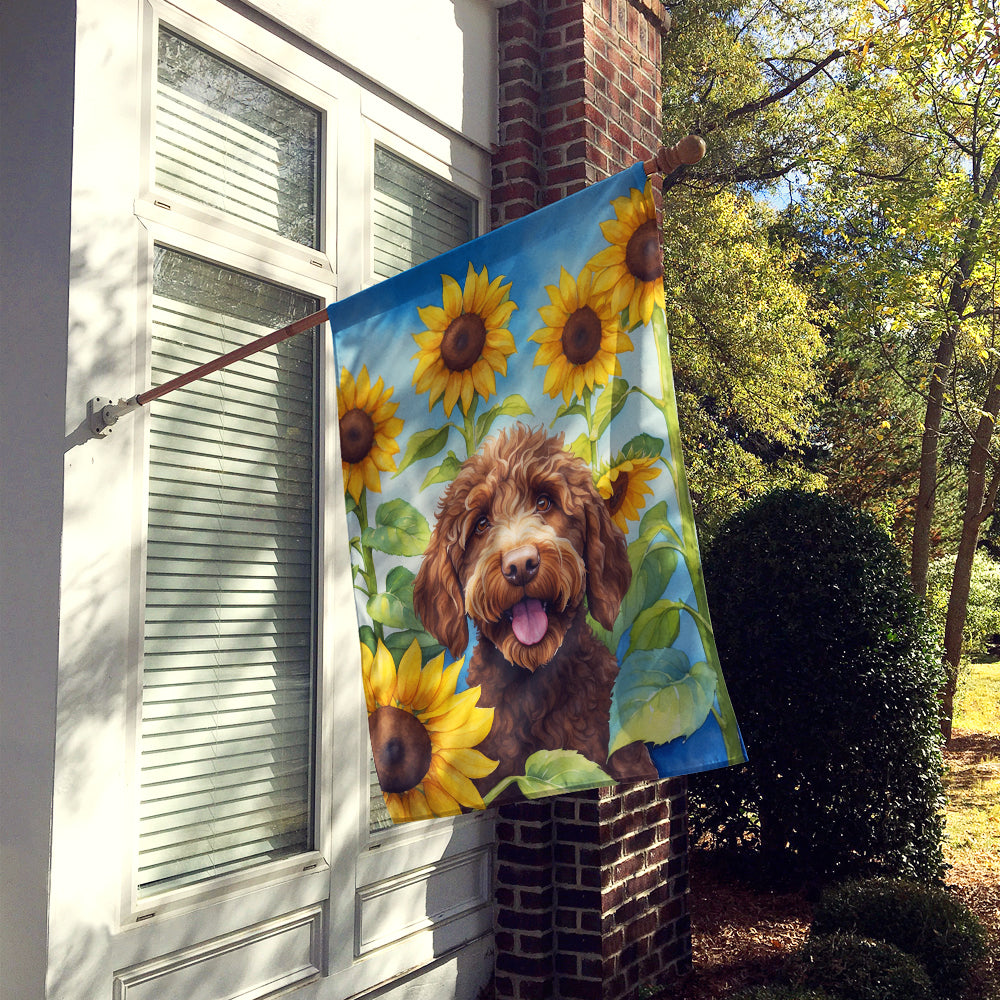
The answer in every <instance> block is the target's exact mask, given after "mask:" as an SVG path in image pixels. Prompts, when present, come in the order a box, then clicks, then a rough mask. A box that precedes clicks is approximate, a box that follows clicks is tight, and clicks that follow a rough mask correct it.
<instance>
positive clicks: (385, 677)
mask: <svg viewBox="0 0 1000 1000" xmlns="http://www.w3.org/2000/svg"><path fill="white" fill-rule="evenodd" d="M370 676H371V681H372V691H373V692H374V694H375V700H376V701H377V702H378V704H379V705H391V704H392V700H393V698H394V697H395V695H396V664H395V663H394V662H393V659H392V653H390V652H389V650H388V649H387V648H386V646H385V643H383V642H382V640H381V639H379V641H378V645H377V646H376V649H375V659H374V661H373V663H372V666H371V672H370Z"/></svg>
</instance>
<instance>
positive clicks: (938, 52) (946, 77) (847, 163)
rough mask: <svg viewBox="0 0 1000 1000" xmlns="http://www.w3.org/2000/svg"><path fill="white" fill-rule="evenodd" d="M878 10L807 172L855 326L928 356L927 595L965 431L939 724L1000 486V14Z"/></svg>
mask: <svg viewBox="0 0 1000 1000" xmlns="http://www.w3.org/2000/svg"><path fill="white" fill-rule="evenodd" d="M874 9H875V10H876V13H877V15H878V16H875V15H872V17H871V19H870V21H869V23H867V24H862V23H859V25H858V29H859V30H858V37H859V38H864V50H865V51H866V56H867V57H866V60H865V61H864V62H863V63H859V64H858V66H857V67H856V68H855V71H854V75H853V77H852V78H851V79H850V80H849V81H847V83H846V84H845V85H844V86H842V87H839V88H835V89H833V90H831V91H830V92H829V94H828V95H827V97H828V101H829V106H830V108H831V110H832V111H833V114H831V116H830V118H829V119H828V120H830V121H836V122H838V134H839V135H840V136H841V139H840V141H839V142H830V143H827V144H826V145H825V146H824V147H823V153H824V155H823V161H822V164H821V165H820V166H819V168H818V169H816V170H815V173H814V178H813V180H814V184H815V185H816V186H817V187H818V188H819V189H820V194H819V197H820V198H821V200H822V201H823V202H824V205H825V208H826V210H827V211H828V213H829V214H830V215H831V217H833V216H836V217H837V218H838V229H839V232H840V233H841V235H842V237H843V239H844V244H845V245H844V248H843V251H842V253H841V254H840V256H839V259H838V260H837V261H836V263H835V264H834V265H833V268H834V269H835V270H836V271H837V272H838V280H839V281H840V282H842V283H843V284H844V285H850V284H851V283H854V286H855V290H856V292H857V291H858V290H860V289H865V290H867V292H868V296H869V301H870V309H869V315H868V316H865V317H863V322H864V323H865V324H867V326H868V329H869V331H871V332H872V333H873V334H874V336H875V337H876V339H877V340H878V341H879V342H880V343H881V344H882V345H885V344H886V343H889V344H890V345H891V346H892V349H896V350H898V349H903V350H912V349H913V348H914V347H917V348H919V349H921V350H922V351H924V352H925V356H924V371H923V373H922V376H923V377H922V381H921V383H920V384H918V385H917V386H915V387H914V388H915V389H917V390H918V391H919V392H920V393H921V394H922V397H923V399H924V416H923V423H922V430H921V449H920V458H919V466H918V468H919V484H918V492H917V498H916V505H915V512H914V525H913V534H912V545H911V562H910V574H911V580H912V583H913V586H914V589H915V590H916V591H917V593H919V594H921V595H922V594H924V593H925V592H926V581H927V567H928V562H929V559H930V556H931V540H932V537H933V532H934V524H935V506H936V500H937V495H938V484H939V477H940V458H941V452H942V441H943V439H944V435H945V433H946V431H947V430H948V428H947V426H946V424H947V422H948V421H949V420H950V423H951V429H953V430H955V431H961V432H963V433H964V440H965V442H966V444H965V447H966V449H967V451H968V457H967V459H966V461H965V469H966V475H965V485H964V502H963V505H962V506H963V509H962V515H961V529H960V531H959V533H958V551H957V558H956V562H955V573H954V577H953V580H952V587H951V594H950V599H949V607H948V613H947V618H946V624H945V631H944V645H945V652H944V657H945V662H946V664H947V667H948V679H947V682H946V685H945V689H944V692H943V710H942V727H943V729H944V732H945V734H946V735H948V734H950V729H951V714H952V701H953V697H954V690H955V683H956V679H957V674H958V665H959V660H960V657H961V643H962V629H963V625H964V618H965V613H966V605H967V601H968V590H969V580H970V577H971V571H972V561H973V557H974V555H975V550H976V546H977V544H978V540H979V534H980V531H981V529H982V526H983V524H984V523H985V522H986V521H987V520H988V519H989V518H990V517H991V516H992V513H993V509H994V504H995V500H996V493H997V487H998V485H1000V472H998V467H997V462H996V458H995V455H994V453H993V452H992V451H991V447H992V444H993V433H994V426H995V421H996V417H997V413H998V409H1000V364H998V361H1000V353H998V350H997V348H998V346H1000V345H998V344H997V342H996V339H995V335H996V318H997V303H996V287H997V286H996V271H997V264H998V261H997V236H998V233H1000V204H998V195H1000V155H998V154H1000V66H998V61H997V55H998V53H1000V20H998V15H997V9H996V0H971V2H962V3H959V2H957V0H915V2H910V3H907V4H906V5H905V6H903V5H902V4H899V5H896V6H893V7H890V6H889V5H888V4H886V3H883V2H881V0H879V2H878V3H877V8H874ZM845 178H846V179H845ZM890 353H891V352H890Z"/></svg>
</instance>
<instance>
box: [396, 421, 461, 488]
mask: <svg viewBox="0 0 1000 1000" xmlns="http://www.w3.org/2000/svg"><path fill="white" fill-rule="evenodd" d="M451 426H452V425H451V424H444V425H443V426H441V427H431V428H429V429H428V430H425V431H417V432H416V434H411V435H410V439H409V441H407V442H406V451H405V453H404V454H403V458H402V461H401V462H400V463H399V468H398V470H397V471H396V472H395V475H396V476H398V475H399V473H400V472H402V471H403V470H404V469H406V468H408V467H409V466H411V465H412V464H413V463H414V462H419V461H421V460H422V459H425V458H430V457H431V456H433V455H436V454H437V453H438V452H439V451H440V450H441V449H442V448H443V447H444V446H445V445H446V444H447V443H448V434H449V432H450V430H451Z"/></svg>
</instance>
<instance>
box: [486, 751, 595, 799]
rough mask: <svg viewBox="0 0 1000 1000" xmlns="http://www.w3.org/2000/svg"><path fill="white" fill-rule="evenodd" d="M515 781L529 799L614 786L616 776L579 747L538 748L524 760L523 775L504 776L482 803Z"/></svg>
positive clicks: (494, 796) (493, 797)
mask: <svg viewBox="0 0 1000 1000" xmlns="http://www.w3.org/2000/svg"><path fill="white" fill-rule="evenodd" d="M515 783H516V784H517V786H518V788H519V789H520V790H521V794H522V795H524V796H525V797H526V798H529V799H537V798H541V797H542V796H544V795H557V794H558V793H559V792H570V791H578V790H580V789H583V788H600V787H601V786H603V785H613V784H615V779H614V778H612V777H611V775H609V774H608V773H607V772H606V771H604V770H603V769H602V768H601V767H600V766H599V765H598V764H595V763H594V762H593V761H592V760H588V759H587V758H586V757H584V756H583V754H581V753H578V752H577V751H576V750H538V751H536V752H535V753H533V754H532V755H531V756H530V757H529V758H528V759H527V760H526V761H525V764H524V774H522V775H511V776H510V777H509V778H504V780H503V781H501V782H500V783H499V784H497V785H496V786H495V787H494V788H492V789H491V790H490V791H489V792H488V793H487V794H486V795H484V796H483V802H484V803H485V804H486V805H489V804H490V802H492V801H493V800H494V799H495V798H496V797H497V796H498V795H499V794H500V793H501V792H503V791H504V789H506V788H508V787H510V785H512V784H515Z"/></svg>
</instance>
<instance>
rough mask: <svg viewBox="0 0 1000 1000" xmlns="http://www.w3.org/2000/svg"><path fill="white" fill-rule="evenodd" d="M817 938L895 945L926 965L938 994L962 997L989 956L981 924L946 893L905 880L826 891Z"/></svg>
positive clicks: (816, 920)
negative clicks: (854, 937) (851, 937)
mask: <svg viewBox="0 0 1000 1000" xmlns="http://www.w3.org/2000/svg"><path fill="white" fill-rule="evenodd" d="M812 933H813V934H814V935H824V934H836V933H851V934H858V935H861V936H862V937H866V938H874V939H877V940H879V941H885V942H888V943H889V944H892V945H895V946H896V947H897V948H899V949H900V950H902V951H905V952H906V953H907V954H908V955H912V956H913V957H914V958H916V959H917V960H918V961H920V962H921V963H922V965H923V966H924V969H925V970H926V971H927V974H928V975H929V976H930V979H931V982H932V983H933V984H934V987H935V989H936V990H937V992H938V994H939V995H940V996H942V997H960V996H961V995H962V991H963V988H964V986H965V984H966V983H967V981H968V977H969V974H970V972H971V971H972V969H973V967H974V966H975V965H976V963H977V962H979V961H980V960H981V959H983V958H984V957H985V956H986V934H985V931H984V929H983V926H982V924H981V923H980V922H979V920H978V919H977V918H976V917H975V915H974V914H973V913H971V912H970V911H969V909H968V907H966V906H965V905H964V904H963V903H962V902H961V901H960V900H958V899H956V898H955V897H954V896H952V895H951V894H950V893H949V892H948V891H947V890H946V889H943V888H940V887H936V886H925V885H919V884H917V883H915V882H911V881H908V880H906V879H870V880H866V881H863V882H848V883H845V884H843V885H839V886H833V887H831V888H828V889H827V890H826V891H825V892H824V893H823V895H822V897H821V899H820V901H819V903H818V904H817V906H816V909H815V912H814V914H813V927H812Z"/></svg>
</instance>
